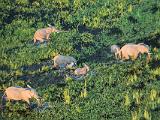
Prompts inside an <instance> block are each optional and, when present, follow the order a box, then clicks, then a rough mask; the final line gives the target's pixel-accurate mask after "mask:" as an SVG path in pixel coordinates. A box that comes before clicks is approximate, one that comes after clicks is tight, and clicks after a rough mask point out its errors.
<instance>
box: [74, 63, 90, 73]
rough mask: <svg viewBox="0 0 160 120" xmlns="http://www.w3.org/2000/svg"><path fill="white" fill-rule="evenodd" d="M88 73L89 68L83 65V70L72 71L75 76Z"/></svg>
mask: <svg viewBox="0 0 160 120" xmlns="http://www.w3.org/2000/svg"><path fill="white" fill-rule="evenodd" d="M88 71H89V66H88V65H86V64H84V67H83V68H77V69H76V70H75V71H74V74H75V75H86V74H87V73H88Z"/></svg>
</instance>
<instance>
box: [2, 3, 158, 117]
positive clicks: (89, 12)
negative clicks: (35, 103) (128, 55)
mask: <svg viewBox="0 0 160 120" xmlns="http://www.w3.org/2000/svg"><path fill="white" fill-rule="evenodd" d="M0 9H1V12H0V15H1V18H0V33H1V36H0V37H1V38H0V43H1V44H0V97H1V96H2V95H3V92H4V90H5V89H6V88H7V87H9V86H22V87H26V85H27V84H29V85H31V86H32V87H34V88H35V89H36V91H37V92H38V94H39V95H40V96H41V97H42V98H43V100H42V101H43V103H45V102H48V103H49V105H50V107H49V108H48V109H44V110H41V111H40V110H39V109H38V110H36V109H31V108H29V106H28V105H27V104H26V103H25V102H23V101H17V102H15V103H14V102H13V103H12V102H9V101H7V104H6V109H5V110H4V111H1V106H0V113H1V114H0V119H8V120H10V119H15V120H17V119H20V120H21V119H22V120H32V119H39V120H44V119H46V120H51V119H56V120H61V119H75V120H76V119H83V120H85V119H86V120H89V119H93V120H97V119H113V120H128V119H133V120H137V119H148V120H150V119H153V120H156V119H157V120H158V118H160V116H159V115H160V114H159V112H160V110H159V105H160V87H159V86H160V74H159V73H160V67H159V66H160V63H159V61H160V50H159V47H160V42H159V40H160V39H159V36H160V29H159V28H160V22H159V19H160V16H159V14H160V3H159V2H158V1H157V0H134V1H131V0H128V1H127V0H118V1H117V0H107V1H106V0H89V1H86V0H4V1H2V2H1V4H0ZM47 24H53V25H55V27H56V28H58V29H60V30H64V31H66V32H60V33H52V34H51V36H50V37H51V40H50V41H49V43H48V44H47V45H46V46H45V45H44V44H41V45H34V44H33V35H34V33H35V31H36V30H37V29H40V28H44V27H47ZM129 42H134V43H141V42H144V43H147V44H148V45H149V46H150V48H151V53H152V54H151V58H152V60H151V61H150V62H149V64H147V63H146V60H145V59H146V57H145V56H141V58H138V59H137V60H136V61H130V60H129V61H123V62H121V61H117V60H115V59H114V58H113V57H112V55H111V53H110V46H111V45H113V44H118V45H120V46H123V45H124V44H126V43H129ZM154 47H156V48H157V49H156V50H154V49H153V48H154ZM57 54H62V55H70V56H73V57H75V58H76V59H77V60H78V66H81V64H82V63H87V64H88V65H89V66H90V72H89V75H88V76H87V77H85V78H84V80H74V79H73V78H71V77H68V76H67V77H66V74H67V75H68V71H67V72H64V71H59V70H54V69H52V65H53V61H52V60H51V59H52V58H53V57H54V56H55V55H57ZM0 100H1V99H0Z"/></svg>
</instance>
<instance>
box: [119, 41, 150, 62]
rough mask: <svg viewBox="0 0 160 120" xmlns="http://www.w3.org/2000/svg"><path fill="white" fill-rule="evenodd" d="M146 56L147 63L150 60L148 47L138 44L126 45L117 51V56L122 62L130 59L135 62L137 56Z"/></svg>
mask: <svg viewBox="0 0 160 120" xmlns="http://www.w3.org/2000/svg"><path fill="white" fill-rule="evenodd" d="M144 53H146V54H147V61H149V60H150V52H149V47H148V45H145V44H143V43H139V44H126V45H124V46H123V47H122V48H121V49H120V50H119V51H118V56H119V58H120V59H122V60H128V59H130V58H131V59H132V60H135V59H137V57H138V56H139V54H144Z"/></svg>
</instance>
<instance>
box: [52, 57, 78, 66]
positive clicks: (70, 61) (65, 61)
mask: <svg viewBox="0 0 160 120" xmlns="http://www.w3.org/2000/svg"><path fill="white" fill-rule="evenodd" d="M53 61H54V65H53V67H54V68H59V67H60V68H65V67H67V66H70V67H73V66H74V65H76V64H77V61H76V59H75V58H73V57H71V56H63V55H57V56H55V57H54V58H53Z"/></svg>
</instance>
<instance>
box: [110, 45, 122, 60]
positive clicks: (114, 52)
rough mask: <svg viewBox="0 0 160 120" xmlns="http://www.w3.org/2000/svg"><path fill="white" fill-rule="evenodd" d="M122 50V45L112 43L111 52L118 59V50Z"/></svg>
mask: <svg viewBox="0 0 160 120" xmlns="http://www.w3.org/2000/svg"><path fill="white" fill-rule="evenodd" d="M119 50H120V47H119V46H118V45H112V46H111V53H113V54H114V55H115V57H116V59H118V51H119Z"/></svg>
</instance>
